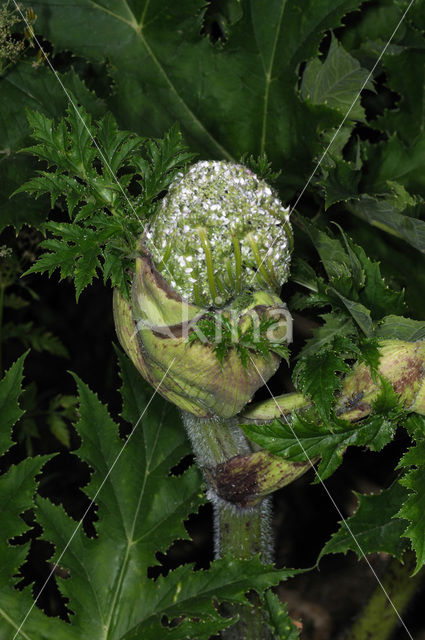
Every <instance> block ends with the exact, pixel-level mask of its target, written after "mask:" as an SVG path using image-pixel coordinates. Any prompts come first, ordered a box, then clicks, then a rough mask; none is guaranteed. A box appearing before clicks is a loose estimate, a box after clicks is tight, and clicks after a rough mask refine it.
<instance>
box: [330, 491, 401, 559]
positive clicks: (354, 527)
mask: <svg viewBox="0 0 425 640" xmlns="http://www.w3.org/2000/svg"><path fill="white" fill-rule="evenodd" d="M354 493H355V495H356V496H357V498H358V507H357V509H356V511H355V513H354V515H352V516H351V517H350V518H347V520H346V521H345V522H340V526H339V529H338V531H337V532H336V533H334V534H333V535H332V537H331V539H330V540H329V541H328V542H327V543H326V544H325V546H324V547H323V549H322V551H321V552H320V555H319V559H318V561H320V559H321V558H323V556H325V555H327V554H329V553H344V554H345V553H347V551H354V552H355V553H356V554H357V556H358V558H359V559H361V558H362V557H363V554H366V553H390V554H391V555H392V556H394V557H395V558H398V559H399V560H400V561H401V559H402V556H403V553H404V551H405V550H406V548H407V547H408V544H407V541H406V540H404V539H403V538H402V535H403V532H404V530H405V528H406V525H405V523H404V522H403V520H401V519H400V518H397V517H396V514H397V513H398V511H399V510H400V507H401V506H402V505H403V503H404V502H405V500H406V498H407V496H408V492H407V490H406V489H405V488H404V487H403V486H401V485H400V484H399V483H398V482H395V483H394V484H393V485H392V486H391V487H389V488H388V489H384V490H383V491H381V493H378V494H376V495H373V494H372V495H362V494H359V493H357V492H354Z"/></svg>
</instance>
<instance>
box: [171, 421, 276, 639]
mask: <svg viewBox="0 0 425 640" xmlns="http://www.w3.org/2000/svg"><path fill="white" fill-rule="evenodd" d="M183 422H184V424H185V427H186V430H187V433H188V436H189V438H190V440H191V442H192V446H193V450H194V453H195V456H196V460H197V463H198V465H199V467H200V468H201V470H202V471H203V473H204V476H205V479H206V481H207V483H209V477H210V471H211V469H214V468H216V467H218V466H220V465H223V463H226V462H228V461H229V460H230V459H232V458H234V457H235V456H246V455H249V454H250V453H252V448H251V445H250V444H249V442H248V440H247V438H246V437H245V435H244V433H243V432H242V430H241V429H240V428H239V427H238V425H237V421H236V420H235V419H228V420H226V419H220V418H211V419H209V418H197V417H196V416H194V415H192V414H190V413H188V412H183ZM247 491H249V487H247ZM207 496H208V498H209V500H210V501H211V503H212V505H213V509H214V537H215V539H214V547H215V554H216V557H222V556H224V555H231V556H233V557H235V558H241V559H249V558H251V557H252V556H254V555H257V554H260V557H261V559H262V561H263V562H264V563H266V562H270V561H271V559H272V548H273V544H272V535H271V524H270V523H271V503H270V498H264V499H261V500H259V501H258V502H257V503H256V504H254V505H252V506H249V507H246V506H241V504H238V503H235V502H233V503H232V502H228V501H227V500H224V499H223V498H220V497H219V496H218V495H217V494H216V492H215V490H214V488H213V487H212V486H211V485H209V490H208V493H207ZM241 499H242V504H243V498H242V497H241ZM229 613H230V614H231V615H235V614H238V616H239V620H238V622H237V623H236V624H234V625H232V626H231V627H229V629H227V630H225V631H223V632H222V638H223V639H225V640H273V638H274V636H273V633H272V631H271V630H270V627H269V626H268V624H267V623H266V620H265V618H264V613H263V609H262V606H261V604H260V602H256V601H254V600H253V601H252V604H251V605H236V606H233V607H232V608H231V610H230V611H229Z"/></svg>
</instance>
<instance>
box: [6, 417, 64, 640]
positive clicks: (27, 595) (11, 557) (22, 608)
mask: <svg viewBox="0 0 425 640" xmlns="http://www.w3.org/2000/svg"><path fill="white" fill-rule="evenodd" d="M0 422H1V418H0ZM2 426H3V425H2ZM50 457H51V456H38V457H36V458H26V459H25V460H23V461H22V462H20V463H19V464H18V465H16V466H15V465H12V466H11V467H10V468H9V470H8V471H7V472H6V473H4V474H3V475H2V476H0V511H1V514H2V526H1V532H2V537H1V539H0V640H10V638H12V637H13V636H14V634H15V633H16V632H17V630H18V628H19V626H20V625H21V623H22V621H23V620H24V617H25V616H26V615H27V613H28V612H29V610H30V608H31V607H32V605H33V596H32V593H31V587H27V588H26V589H24V590H23V591H17V590H16V589H15V588H14V587H15V585H16V584H17V582H19V580H20V578H19V577H17V575H16V574H17V573H18V570H19V568H20V567H21V566H22V564H23V563H24V562H25V559H26V556H27V554H28V551H29V546H30V542H28V541H27V542H26V543H25V544H14V545H11V544H10V543H9V540H10V539H13V538H14V537H16V536H20V535H21V534H24V533H27V531H28V527H27V525H26V524H25V522H24V520H23V519H22V518H21V515H22V514H23V513H24V512H27V511H28V510H29V509H31V508H33V507H34V493H35V490H36V483H35V481H34V476H36V475H37V474H38V473H40V471H41V470H42V467H43V465H44V464H45V463H46V461H47V460H48V459H49V458H50ZM46 620H48V623H47V624H46ZM68 626H69V625H66V624H64V623H63V622H62V621H61V620H58V619H57V618H56V619H55V618H46V616H45V615H44V613H43V612H42V611H40V609H38V608H37V607H34V608H33V609H31V615H30V616H29V617H28V619H27V620H26V622H25V627H24V629H23V630H22V633H21V634H20V637H23V638H31V639H32V640H42V639H43V640H44V639H46V640H76V638H75V636H73V635H71V634H69V632H68V630H67V627H68Z"/></svg>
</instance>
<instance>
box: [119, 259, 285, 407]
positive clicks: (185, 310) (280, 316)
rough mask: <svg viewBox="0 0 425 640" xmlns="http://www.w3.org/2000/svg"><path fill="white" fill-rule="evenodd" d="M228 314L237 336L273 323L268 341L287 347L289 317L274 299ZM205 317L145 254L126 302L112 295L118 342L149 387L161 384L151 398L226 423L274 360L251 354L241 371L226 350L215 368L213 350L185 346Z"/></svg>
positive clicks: (262, 295) (265, 297)
mask: <svg viewBox="0 0 425 640" xmlns="http://www.w3.org/2000/svg"><path fill="white" fill-rule="evenodd" d="M229 312H233V313H232V315H233V317H235V316H236V318H237V321H238V325H239V327H241V329H242V334H243V333H244V332H245V331H248V330H249V329H250V327H251V319H254V321H255V319H256V318H258V320H259V321H260V322H261V320H264V319H267V318H273V319H276V320H277V323H276V326H273V327H271V328H270V331H271V335H270V341H271V342H274V341H275V342H276V343H278V342H280V343H282V344H283V345H284V344H286V342H285V339H286V340H290V337H291V335H290V333H291V317H290V315H289V313H288V311H287V310H286V307H285V306H284V304H283V303H282V301H281V300H280V299H279V297H278V296H277V295H276V294H274V293H271V292H267V291H263V292H255V293H254V294H253V296H252V299H251V303H250V304H249V305H248V306H247V307H246V308H245V309H242V310H240V311H236V310H235V309H230V310H229ZM204 315H205V310H203V309H202V308H200V307H198V306H196V305H193V304H189V303H187V302H185V301H184V300H183V298H182V297H181V296H179V294H178V293H176V291H174V290H173V289H172V288H171V287H170V286H169V285H168V284H167V282H166V281H165V279H164V278H163V277H162V276H161V274H160V273H159V272H158V271H157V269H155V267H154V265H153V263H152V260H151V258H150V257H149V256H146V255H145V256H141V257H139V258H137V260H136V272H135V275H134V279H133V285H132V299H131V303H129V302H128V301H127V300H126V299H125V298H124V296H123V295H122V294H121V293H119V291H118V290H117V289H116V290H115V293H114V318H115V325H116V328H117V334H118V338H119V340H120V342H121V345H122V346H123V348H124V349H125V351H126V352H127V354H128V356H129V357H130V358H131V360H132V361H133V363H134V364H135V366H136V367H137V369H138V370H139V371H140V373H141V374H142V375H143V377H144V378H146V380H148V381H149V382H150V383H151V384H152V385H153V386H154V387H158V385H160V386H159V388H158V392H159V393H160V394H162V395H163V396H164V397H165V398H167V399H168V400H170V401H171V402H173V403H174V404H176V405H177V406H178V407H180V408H182V409H185V410H186V411H190V412H191V413H193V414H195V415H197V416H200V417H209V416H214V415H216V416H220V417H223V418H228V417H231V416H233V415H235V414H237V413H239V412H240V411H241V409H242V408H243V407H244V406H245V405H246V404H247V403H248V402H249V401H250V400H251V398H252V396H253V395H254V393H255V391H257V389H259V388H260V387H261V386H263V384H264V380H268V379H269V378H270V376H271V375H272V374H273V373H274V372H275V371H276V369H277V368H278V366H279V363H280V356H279V355H278V354H277V353H276V352H275V350H272V349H270V351H269V352H268V353H267V354H261V353H260V354H259V353H258V352H256V351H254V350H253V351H252V352H251V355H250V357H251V360H250V361H249V362H248V366H244V365H243V363H242V362H241V359H240V357H239V355H238V353H237V350H236V349H230V350H229V351H228V353H227V354H226V356H225V357H224V358H223V360H222V361H221V362H220V361H219V359H218V358H217V355H216V353H215V352H214V348H213V345H212V344H210V343H208V342H203V341H202V340H200V341H196V342H192V343H191V342H189V340H188V338H189V335H190V334H191V332H193V331H196V330H197V321H198V320H200V319H202V318H203V317H204ZM165 374H166V375H165ZM164 376H165V377H164ZM160 383H161V384H160Z"/></svg>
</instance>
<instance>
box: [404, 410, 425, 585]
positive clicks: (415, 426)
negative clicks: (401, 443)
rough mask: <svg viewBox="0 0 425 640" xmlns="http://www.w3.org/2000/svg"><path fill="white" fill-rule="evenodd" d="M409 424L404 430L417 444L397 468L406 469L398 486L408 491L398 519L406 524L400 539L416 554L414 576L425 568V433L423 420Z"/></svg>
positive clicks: (420, 418)
mask: <svg viewBox="0 0 425 640" xmlns="http://www.w3.org/2000/svg"><path fill="white" fill-rule="evenodd" d="M408 422H409V424H408V425H407V426H408V428H409V430H410V431H413V437H414V438H415V439H416V440H417V443H416V445H414V446H413V447H411V448H410V449H408V451H407V452H406V453H405V454H404V456H403V458H402V459H401V460H400V462H399V465H398V466H399V468H402V469H403V468H404V469H406V468H407V470H406V471H405V474H404V476H403V477H402V478H401V479H400V484H401V485H402V486H403V487H405V488H406V489H408V490H409V495H408V497H407V499H406V500H405V501H404V504H403V505H402V506H401V508H400V510H399V512H398V513H397V516H398V517H399V518H403V519H404V520H407V521H408V522H409V525H408V526H407V528H405V531H404V533H403V536H404V537H405V538H408V539H409V540H410V543H411V545H412V549H413V550H414V551H415V553H416V568H415V571H414V573H417V572H418V571H419V570H420V569H421V567H423V565H424V564H425V492H424V490H423V489H424V486H425V464H424V444H425V431H424V428H423V427H424V421H423V417H422V416H417V417H416V416H415V417H413V416H412V417H411V418H410V419H409V421H408ZM412 467H413V468H412Z"/></svg>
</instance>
